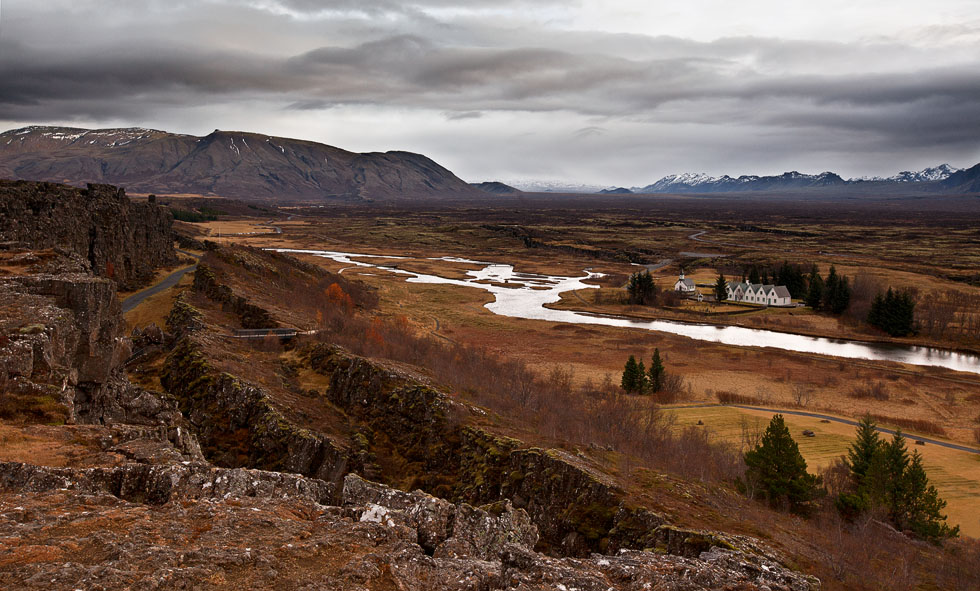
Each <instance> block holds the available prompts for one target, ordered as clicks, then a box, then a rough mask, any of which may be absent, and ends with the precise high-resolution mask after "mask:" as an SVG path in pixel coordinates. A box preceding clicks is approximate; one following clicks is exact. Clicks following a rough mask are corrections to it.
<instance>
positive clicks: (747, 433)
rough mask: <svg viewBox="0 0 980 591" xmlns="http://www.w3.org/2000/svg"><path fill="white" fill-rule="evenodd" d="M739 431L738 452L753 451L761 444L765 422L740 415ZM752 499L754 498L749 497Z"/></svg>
mask: <svg viewBox="0 0 980 591" xmlns="http://www.w3.org/2000/svg"><path fill="white" fill-rule="evenodd" d="M739 429H740V430H741V447H740V448H739V451H741V452H742V453H744V452H746V451H748V450H750V449H755V448H756V447H758V446H759V444H760V443H762V433H763V432H764V431H765V422H764V421H763V420H762V419H761V418H759V417H753V419H752V420H751V421H750V420H749V417H747V416H745V415H742V417H741V419H740V420H739ZM749 498H754V497H749Z"/></svg>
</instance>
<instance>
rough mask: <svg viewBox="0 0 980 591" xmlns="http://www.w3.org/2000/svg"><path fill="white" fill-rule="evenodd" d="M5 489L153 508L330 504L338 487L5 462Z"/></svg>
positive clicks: (272, 476) (287, 477)
mask: <svg viewBox="0 0 980 591" xmlns="http://www.w3.org/2000/svg"><path fill="white" fill-rule="evenodd" d="M0 490H14V491H18V492H33V493H39V492H48V491H52V490H71V491H76V492H78V493H83V494H98V493H107V494H111V495H113V496H115V497H118V498H120V499H123V500H127V501H132V502H136V503H147V504H151V505H162V504H164V503H168V502H170V501H176V500H187V499H223V498H227V497H236V498H238V497H260V498H266V499H277V500H278V499H298V500H305V501H312V502H316V503H320V504H327V503H329V502H330V501H331V500H332V498H333V496H334V492H335V487H334V485H333V484H331V483H329V482H324V481H322V480H317V479H314V478H303V477H301V476H297V475H295V474H283V473H281V472H265V471H262V470H243V469H226V468H215V467H213V466H209V465H206V464H191V463H188V464H187V465H184V464H176V465H148V464H126V465H123V466H113V467H109V468H86V469H78V468H49V467H46V466H35V465H32V464H22V463H11V462H0Z"/></svg>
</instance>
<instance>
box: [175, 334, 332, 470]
mask: <svg viewBox="0 0 980 591" xmlns="http://www.w3.org/2000/svg"><path fill="white" fill-rule="evenodd" d="M160 380H161V383H162V384H163V386H164V388H166V389H167V391H168V392H170V393H171V394H172V395H173V396H175V397H176V398H177V400H178V402H179V404H180V409H181V411H182V412H183V413H184V415H185V416H186V417H187V418H188V420H189V421H190V423H191V425H192V426H193V428H194V429H195V431H196V432H197V435H198V438H199V440H200V442H201V447H202V449H203V450H204V453H205V455H206V456H207V457H208V458H209V459H210V460H211V461H213V462H214V463H215V464H218V465H220V466H225V467H232V468H237V467H249V468H259V469H263V470H276V471H280V472H294V473H298V474H304V475H307V476H314V477H316V478H320V479H323V480H327V481H331V482H339V481H340V479H341V478H342V477H343V475H344V474H345V472H346V470H347V455H346V453H345V452H344V451H343V450H342V449H340V448H339V447H338V446H336V445H334V444H333V443H332V442H331V441H330V440H329V439H327V438H325V437H324V436H322V435H320V434H318V433H313V432H311V431H309V430H307V429H301V428H299V427H296V426H295V425H293V424H292V423H290V422H289V421H287V420H286V419H285V418H284V417H283V416H282V414H281V413H280V412H279V411H278V410H276V409H275V407H274V406H273V405H272V402H271V400H270V399H269V397H268V395H267V394H266V393H265V392H264V391H263V390H261V389H260V388H257V387H255V386H252V385H250V384H247V383H245V382H243V381H241V380H239V379H237V378H235V377H234V376H232V375H230V374H227V373H222V372H220V371H218V370H217V369H216V368H214V367H213V366H212V365H211V364H210V363H209V362H208V361H207V359H206V357H205V356H204V354H203V352H202V351H201V350H200V348H199V347H198V345H197V344H196V343H195V342H194V340H193V339H192V338H190V337H184V338H182V339H181V340H180V341H179V342H178V343H177V345H176V346H175V347H174V349H173V351H171V353H170V355H168V356H167V360H166V362H165V364H164V368H163V372H162V374H161V377H160Z"/></svg>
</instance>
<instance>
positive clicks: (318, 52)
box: [0, 0, 980, 152]
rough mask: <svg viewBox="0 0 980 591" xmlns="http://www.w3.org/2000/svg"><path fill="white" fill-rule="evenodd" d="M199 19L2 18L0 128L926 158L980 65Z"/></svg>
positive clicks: (640, 39)
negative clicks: (313, 133)
mask: <svg viewBox="0 0 980 591" xmlns="http://www.w3.org/2000/svg"><path fill="white" fill-rule="evenodd" d="M205 4H206V5H207V6H206V8H207V11H206V13H207V14H208V15H209V18H213V19H216V20H215V23H214V30H213V33H212V34H208V33H207V31H204V30H199V29H193V30H191V29H190V28H187V27H183V28H182V27H181V26H180V23H182V22H188V21H189V20H190V19H192V15H191V12H192V8H193V5H192V4H187V3H177V4H176V5H174V6H172V7H170V8H168V5H167V4H165V3H157V4H154V5H153V6H154V9H155V10H157V11H160V12H159V15H160V16H159V18H158V20H157V22H158V23H162V24H161V26H169V27H173V29H172V32H173V34H172V35H171V36H169V37H168V36H167V35H164V34H159V31H157V32H156V33H155V34H153V35H147V38H146V41H145V42H142V43H140V42H137V41H135V40H136V39H138V38H139V32H140V29H141V28H145V27H152V23H145V22H140V21H138V20H137V16H136V12H132V13H127V12H125V10H126V9H124V8H120V10H122V11H123V12H122V13H121V14H122V16H118V17H117V18H119V19H122V20H123V21H125V20H126V19H130V25H131V27H129V28H124V30H123V29H120V23H118V22H109V23H107V24H106V23H99V22H98V21H96V20H93V21H92V22H91V23H89V22H87V21H86V19H94V18H95V16H96V13H97V4H96V3H91V2H81V3H80V4H78V5H77V6H76V7H75V9H74V12H71V13H70V14H69V15H68V16H65V17H64V18H71V19H76V20H77V21H78V22H79V24H82V23H84V24H85V25H86V27H82V28H81V29H80V32H79V33H78V36H77V37H75V38H72V37H71V34H70V31H71V30H72V28H71V26H70V23H68V22H62V23H60V24H58V23H57V22H52V23H49V24H51V25H52V27H53V28H54V29H56V30H58V31H62V32H68V33H65V34H66V35H67V38H65V39H63V41H62V42H60V43H59V40H58V39H52V38H49V37H44V36H38V31H39V30H41V27H40V25H38V24H37V22H36V21H35V18H36V19H41V18H47V19H54V21H57V19H59V18H62V17H60V16H59V15H58V14H55V13H54V12H49V13H45V12H44V11H43V9H32V8H30V5H28V4H26V3H24V4H22V5H20V6H16V3H15V7H14V11H13V12H14V17H13V18H14V21H13V22H14V23H15V24H17V23H19V24H20V25H21V26H20V27H17V26H15V27H11V26H10V24H9V23H10V22H11V21H10V20H7V21H5V22H4V28H3V30H2V33H3V34H2V35H0V79H2V80H4V82H3V84H2V85H0V120H7V121H50V120H73V119H88V120H92V119H95V120H98V119H108V118H119V117H130V118H134V119H141V118H144V119H145V118H149V117H151V116H152V113H153V112H155V111H156V110H158V109H161V108H164V107H169V108H178V107H181V106H186V107H187V108H189V109H190V108H194V107H196V106H199V105H202V104H208V105H214V104H216V103H217V104H221V103H238V102H241V101H260V102H262V103H263V104H266V105H270V106H272V108H275V109H279V110H285V111H288V110H294V111H311V110H318V109H328V108H331V107H336V106H344V105H375V106H379V107H398V108H403V109H423V110H428V111H434V112H438V113H443V114H444V119H445V120H446V121H447V122H448V124H452V122H459V121H467V120H476V119H479V118H480V117H481V115H484V114H486V113H490V112H498V111H500V112H511V113H528V114H533V113H557V114H561V113H569V114H573V115H574V116H575V117H574V119H575V123H574V124H573V125H574V127H573V128H572V130H574V129H578V128H581V127H582V126H581V125H580V124H579V123H580V122H581V121H580V120H581V118H583V117H587V118H595V119H596V120H598V121H602V120H604V119H610V120H626V121H633V122H635V123H636V124H637V125H644V124H657V125H670V124H677V125H680V124H699V125H715V126H717V129H718V133H719V134H722V135H732V134H733V133H743V134H745V135H746V136H748V137H752V136H754V137H762V136H763V135H764V134H766V133H769V134H772V133H775V134H783V133H792V132H796V131H799V132H801V133H804V132H805V133H808V134H813V136H814V141H816V142H821V143H824V142H828V141H829V137H828V136H829V135H832V134H835V133H840V134H847V135H850V136H853V134H854V133H856V132H857V133H863V134H868V137H867V138H865V139H864V140H863V148H862V149H869V148H871V149H873V148H874V146H875V145H881V146H884V145H886V144H887V145H888V146H889V149H892V150H893V149H895V147H896V145H897V146H905V147H907V148H909V149H915V148H916V147H920V146H926V145H933V146H934V145H935V144H937V143H944V144H948V145H950V146H955V147H957V149H963V150H966V151H967V152H975V151H976V149H977V147H978V145H980V144H978V140H977V138H978V137H980V77H978V76H977V75H976V72H977V71H978V67H980V52H978V53H977V56H978V57H977V58H976V59H973V60H971V59H969V57H966V58H964V57H963V55H967V56H969V54H970V51H969V50H970V49H975V48H966V49H964V48H962V47H959V48H953V49H951V50H949V52H951V54H952V55H954V56H955V57H956V59H953V60H947V61H949V65H945V66H942V67H940V66H939V65H938V63H939V61H940V58H941V57H942V56H943V55H944V53H943V52H944V51H945V50H932V49H928V48H927V49H922V48H919V47H915V46H912V45H908V44H902V43H899V42H896V41H894V40H891V41H881V42H877V43H861V44H841V43H827V42H808V41H787V40H778V39H760V38H751V37H742V38H728V39H721V40H717V41H714V42H711V43H700V42H694V41H690V40H685V39H679V38H673V37H645V36H640V35H612V34H607V33H598V32H573V31H560V30H541V31H537V30H534V29H533V28H531V27H525V28H522V27H515V26H512V27H507V28H504V27H498V26H494V25H487V24H482V23H480V22H479V21H478V20H474V19H468V18H461V19H459V20H457V21H453V22H441V21H439V20H438V19H435V18H433V17H432V16H431V15H429V14H426V10H431V9H444V8H447V7H462V8H474V7H496V8H499V7H501V6H506V5H517V4H520V2H519V1H518V0H514V2H510V3H507V4H506V5H503V4H500V3H499V2H498V3H493V4H491V3H486V2H469V3H465V2H464V3H460V2H450V1H449V0H426V1H424V2H415V3H413V4H412V5H411V6H410V7H409V8H405V6H406V5H405V4H403V3H400V2H394V1H387V0H374V1H371V2H354V1H353V0H351V1H343V2H328V3H325V2H314V1H312V0H278V2H255V3H253V4H252V5H251V7H246V8H241V7H239V6H238V5H236V4H233V3H222V2H210V3H205ZM6 6H9V3H5V7H6ZM202 10H203V9H202ZM32 11H35V12H32ZM283 11H286V12H288V13H289V14H287V15H286V16H283V15H282V13H283ZM10 12H11V10H10V9H9V8H8V10H7V11H6V12H5V15H4V18H7V15H8V14H10ZM345 12H356V13H359V14H368V15H373V16H372V18H361V17H358V16H356V15H354V16H351V15H350V14H341V13H345ZM333 13H336V16H333V17H332V16H330V14H333ZM277 14H278V16H276V15H277ZM32 15H33V16H32ZM263 15H264V16H263ZM296 15H300V16H302V15H310V20H304V19H299V18H298V17H297V16H296ZM236 19H240V22H241V23H243V24H242V26H243V27H244V26H246V24H247V26H248V27H249V28H248V31H249V34H250V35H252V36H254V35H255V33H254V31H255V30H256V29H255V27H260V26H261V25H260V23H268V26H267V27H266V28H265V30H264V31H263V34H262V36H261V38H254V39H253V40H252V42H251V43H247V41H248V39H246V40H241V39H234V37H235V35H234V31H233V30H230V29H233V28H234V22H236ZM263 19H265V20H263ZM221 23H225V24H221ZM229 23H231V24H229ZM88 25H90V26H91V28H87V26H88ZM968 28H969V27H968ZM117 30H119V31H122V32H121V33H119V34H118V35H117V34H114V31H117ZM957 35H960V36H962V35H963V33H962V31H957ZM116 39H120V40H119V41H116ZM355 39H357V40H358V41H354V40H355ZM284 47H302V50H294V51H284V49H283V48H284ZM943 63H945V62H943ZM529 117H531V115H529ZM529 121H531V123H532V124H533V119H529ZM598 128H599V126H596V129H598ZM603 133H605V132H603ZM586 135H589V136H591V135H593V134H586ZM842 137H843V135H842ZM842 141H843V140H842ZM848 141H851V140H848Z"/></svg>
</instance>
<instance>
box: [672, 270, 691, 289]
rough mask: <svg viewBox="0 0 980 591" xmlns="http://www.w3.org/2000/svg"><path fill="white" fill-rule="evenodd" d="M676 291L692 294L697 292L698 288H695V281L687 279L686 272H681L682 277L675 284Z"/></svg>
mask: <svg viewBox="0 0 980 591" xmlns="http://www.w3.org/2000/svg"><path fill="white" fill-rule="evenodd" d="M674 291H679V292H681V293H686V294H692V293H694V292H695V291H697V288H696V287H695V286H694V280H693V279H685V278H684V272H683V271H681V275H680V277H679V278H678V279H677V282H676V283H674Z"/></svg>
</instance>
